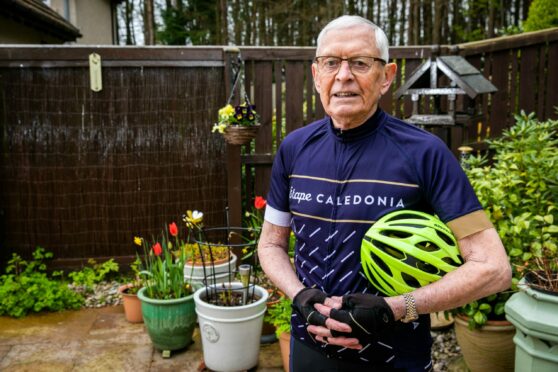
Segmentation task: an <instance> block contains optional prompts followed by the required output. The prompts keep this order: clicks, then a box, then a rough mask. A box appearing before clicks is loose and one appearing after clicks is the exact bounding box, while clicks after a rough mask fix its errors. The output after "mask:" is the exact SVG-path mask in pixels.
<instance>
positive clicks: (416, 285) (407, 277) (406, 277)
mask: <svg viewBox="0 0 558 372" xmlns="http://www.w3.org/2000/svg"><path fill="white" fill-rule="evenodd" d="M401 278H403V280H404V281H405V283H407V285H408V286H409V287H413V288H420V287H421V285H420V283H419V282H418V280H416V279H415V277H413V276H411V275H409V274H407V273H401Z"/></svg>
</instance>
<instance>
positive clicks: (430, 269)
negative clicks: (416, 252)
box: [416, 261, 440, 274]
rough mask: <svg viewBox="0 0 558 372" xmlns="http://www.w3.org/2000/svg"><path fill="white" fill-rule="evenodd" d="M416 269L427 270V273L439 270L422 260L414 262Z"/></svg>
mask: <svg viewBox="0 0 558 372" xmlns="http://www.w3.org/2000/svg"><path fill="white" fill-rule="evenodd" d="M416 266H417V269H419V270H421V271H424V272H427V273H429V274H438V273H439V272H440V270H438V269H437V268H436V267H435V266H432V265H430V264H429V263H426V262H424V261H417V262H416Z"/></svg>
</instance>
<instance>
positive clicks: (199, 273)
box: [184, 253, 237, 285]
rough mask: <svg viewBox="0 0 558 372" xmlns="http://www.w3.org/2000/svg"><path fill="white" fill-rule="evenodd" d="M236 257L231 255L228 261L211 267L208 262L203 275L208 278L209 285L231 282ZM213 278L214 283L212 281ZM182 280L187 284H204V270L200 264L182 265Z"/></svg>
mask: <svg viewBox="0 0 558 372" xmlns="http://www.w3.org/2000/svg"><path fill="white" fill-rule="evenodd" d="M236 261H237V257H236V255H234V254H232V253H231V259H230V261H228V262H227V261H225V262H216V263H214V264H213V265H212V264H211V263H210V262H206V264H205V275H206V276H207V278H208V280H207V281H208V283H207V284H209V285H211V284H219V283H225V282H230V281H232V280H233V277H234V271H235V269H236ZM213 277H215V282H214V281H213V280H214V279H213ZM184 280H185V281H187V282H189V283H198V284H203V285H205V284H206V283H204V269H203V266H202V265H201V264H197V265H191V264H188V263H186V264H184Z"/></svg>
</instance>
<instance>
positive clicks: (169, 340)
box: [138, 222, 196, 357]
mask: <svg viewBox="0 0 558 372" xmlns="http://www.w3.org/2000/svg"><path fill="white" fill-rule="evenodd" d="M169 235H170V236H169ZM170 237H172V238H170ZM171 239H172V240H173V241H174V243H173V242H171ZM142 242H143V244H142V245H143V249H144V255H143V260H142V266H143V270H141V271H140V276H141V278H142V288H141V289H140V290H139V292H138V297H139V299H140V301H141V307H142V313H143V320H144V323H145V327H146V328H147V332H148V333H149V337H150V338H151V341H152V342H153V345H154V346H155V347H156V348H157V349H160V350H162V351H163V357H169V356H170V352H171V351H172V350H178V349H182V348H184V347H186V346H188V345H189V344H190V343H191V342H192V334H193V332H194V328H195V325H196V313H195V310H194V300H193V298H194V296H193V292H194V289H193V288H192V285H191V284H190V283H188V282H186V281H185V280H184V263H185V261H186V259H187V257H186V254H185V252H184V250H179V254H173V252H172V249H173V247H180V246H182V245H183V241H181V239H180V238H179V231H178V227H177V225H176V223H174V222H173V223H171V224H170V225H169V226H168V232H167V231H164V233H163V234H162V236H161V237H159V238H158V239H154V240H153V241H152V242H151V243H147V242H146V241H145V239H142Z"/></svg>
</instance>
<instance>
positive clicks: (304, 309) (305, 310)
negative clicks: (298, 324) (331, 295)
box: [292, 288, 327, 326]
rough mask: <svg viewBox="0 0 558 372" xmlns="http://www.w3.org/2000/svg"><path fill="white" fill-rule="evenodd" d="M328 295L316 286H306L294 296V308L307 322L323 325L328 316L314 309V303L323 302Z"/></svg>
mask: <svg viewBox="0 0 558 372" xmlns="http://www.w3.org/2000/svg"><path fill="white" fill-rule="evenodd" d="M326 298H327V295H326V294H325V293H324V292H322V291H320V290H319V289H316V288H304V289H302V290H301V291H300V292H298V293H297V294H296V296H294V298H293V303H292V308H293V310H295V311H296V312H297V313H298V314H299V315H300V316H301V317H302V318H303V319H304V320H306V322H307V323H309V324H313V325H319V326H323V325H325V322H326V319H327V318H326V317H325V316H323V315H322V314H320V313H319V312H318V311H317V310H316V309H314V304H323V303H324V301H325V299H326Z"/></svg>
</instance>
